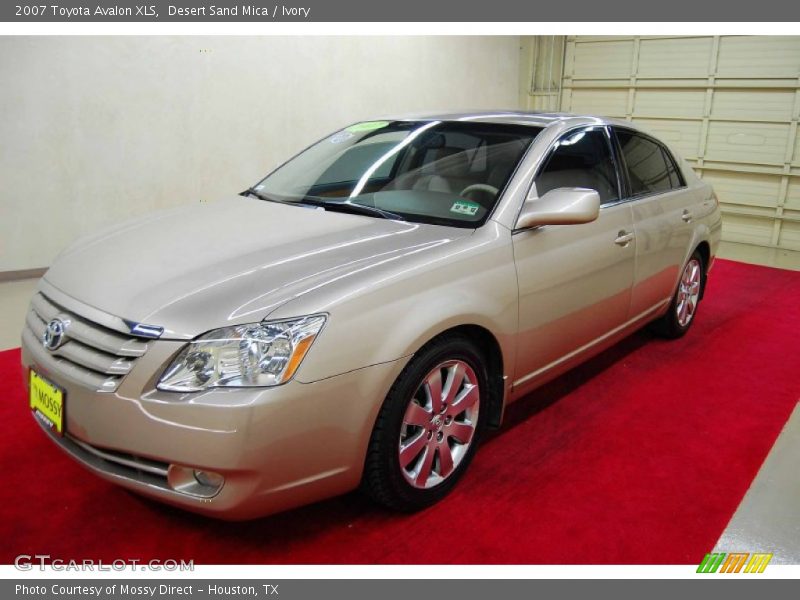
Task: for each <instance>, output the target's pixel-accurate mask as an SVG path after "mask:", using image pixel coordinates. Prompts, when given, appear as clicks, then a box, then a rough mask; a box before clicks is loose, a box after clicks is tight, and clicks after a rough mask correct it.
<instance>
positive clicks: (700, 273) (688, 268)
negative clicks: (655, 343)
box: [653, 250, 706, 339]
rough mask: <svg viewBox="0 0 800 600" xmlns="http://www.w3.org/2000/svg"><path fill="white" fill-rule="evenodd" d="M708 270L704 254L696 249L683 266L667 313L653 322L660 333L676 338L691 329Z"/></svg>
mask: <svg viewBox="0 0 800 600" xmlns="http://www.w3.org/2000/svg"><path fill="white" fill-rule="evenodd" d="M705 284H706V271H705V264H704V261H703V257H702V255H701V254H700V253H699V252H697V251H696V250H695V252H694V253H693V254H692V256H691V257H690V258H689V260H688V261H687V263H686V265H685V266H684V267H683V272H682V273H681V279H680V281H679V282H678V289H677V290H675V296H673V298H672V302H671V303H670V306H669V310H668V311H667V314H665V315H664V316H663V317H661V318H660V319H658V320H657V321H655V322H654V323H653V329H654V330H655V332H656V333H658V334H659V335H661V336H663V337H666V338H670V339H675V338H679V337H681V336H682V335H684V334H685V333H686V332H687V331H689V327H691V325H692V323H693V322H694V318H695V315H696V314H697V305H698V304H699V303H700V298H701V297H702V296H703V288H704V287H705Z"/></svg>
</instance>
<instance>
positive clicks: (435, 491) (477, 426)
mask: <svg viewBox="0 0 800 600" xmlns="http://www.w3.org/2000/svg"><path fill="white" fill-rule="evenodd" d="M487 382H488V374H487V371H486V367H485V364H484V360H483V357H482V355H481V353H480V350H479V349H478V348H477V347H476V346H475V345H474V344H473V343H472V342H471V341H470V340H468V339H466V338H463V337H460V336H452V337H447V338H443V339H441V340H438V341H435V342H433V343H432V344H430V345H429V346H427V347H426V348H424V349H423V350H422V351H420V352H419V353H418V355H417V356H415V357H414V358H413V359H412V360H411V362H410V363H409V364H408V366H407V367H406V368H405V369H404V370H403V372H402V373H401V374H400V376H399V377H398V378H397V381H396V382H395V384H394V385H393V386H392V389H391V390H390V391H389V394H388V395H387V397H386V400H385V401H384V404H383V406H382V407H381V411H380V413H379V415H378V419H377V421H376V424H375V428H374V430H373V433H372V437H371V439H370V444H369V450H368V452H367V458H366V463H365V468H364V480H363V487H364V488H365V489H366V491H367V493H368V494H369V495H370V496H371V497H372V498H373V499H374V500H376V501H377V502H379V503H381V504H383V505H385V506H388V507H390V508H393V509H396V510H402V511H413V510H419V509H421V508H425V507H427V506H430V505H432V504H434V503H436V502H438V501H439V500H441V499H442V498H443V497H444V496H445V495H446V494H447V493H448V492H449V491H450V490H451V489H452V488H453V486H454V485H455V484H456V482H457V481H458V479H459V478H460V477H461V475H462V474H463V472H464V471H465V470H466V468H467V466H468V465H469V462H470V460H471V459H472V456H473V454H474V452H475V448H476V446H477V443H478V440H479V438H480V434H481V432H482V427H483V423H484V421H485V412H486V411H485V409H486V407H485V406H482V400H484V398H485V394H486V393H487V391H488V386H487Z"/></svg>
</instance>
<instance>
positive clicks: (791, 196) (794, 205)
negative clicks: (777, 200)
mask: <svg viewBox="0 0 800 600" xmlns="http://www.w3.org/2000/svg"><path fill="white" fill-rule="evenodd" d="M785 206H786V208H788V209H791V210H800V177H790V178H789V187H788V189H787V190H786V203H785Z"/></svg>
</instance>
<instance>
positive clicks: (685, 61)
mask: <svg viewBox="0 0 800 600" xmlns="http://www.w3.org/2000/svg"><path fill="white" fill-rule="evenodd" d="M550 40H551V38H550V37H549V36H544V37H541V38H523V40H522V43H521V46H522V47H523V55H522V58H523V60H522V64H528V65H529V68H528V70H527V72H525V73H523V75H522V79H521V84H520V87H521V90H524V89H526V88H527V89H530V90H533V89H534V88H533V87H532V86H531V81H532V80H534V79H536V78H534V77H533V76H532V74H533V73H535V72H536V70H537V69H538V71H539V72H540V73H541V72H542V71H544V70H548V71H558V72H560V70H559V69H560V65H558V64H557V61H556V64H555V65H550V64H549V62H548V61H549V58H550V57H549V55H547V53H542V52H540V53H539V54H536V52H535V50H536V48H541V47H545V46H546V45H547V43H548V42H549V41H550ZM525 48H527V49H528V52H527V53H526V51H525V50H524V49H525ZM526 57H533V58H532V59H529V60H528V61H527V63H526V60H525V59H526ZM563 63H564V64H563V72H564V78H563V81H562V82H561V84H562V92H561V103H560V108H561V110H565V111H570V112H576V113H583V112H589V113H595V114H601V115H604V116H611V117H619V118H623V119H628V120H632V121H633V122H635V123H638V124H639V125H641V126H642V127H644V128H646V129H648V130H650V131H652V132H653V133H655V134H656V135H657V136H658V137H659V138H661V139H663V140H664V141H666V142H667V143H669V144H670V145H671V146H672V147H673V148H675V149H676V150H677V151H678V152H679V153H681V154H682V155H683V157H684V158H686V159H687V160H688V161H689V162H690V164H691V165H692V166H693V167H694V168H695V170H696V171H697V172H698V174H699V175H700V176H701V177H702V178H703V179H704V180H706V181H708V182H709V183H711V184H712V185H713V186H714V189H715V190H716V192H717V194H718V196H719V198H720V201H721V202H722V210H723V239H725V240H729V241H733V242H746V243H751V244H758V245H762V246H768V247H776V248H781V249H793V250H800V202H798V200H797V198H798V197H800V196H798V190H800V135H798V120H799V119H800V36H696V37H677V36H653V37H634V36H615V37H607V36H604V37H600V36H596V37H595V36H577V37H575V36H573V37H568V38H567V39H566V47H565V53H564V56H563ZM521 70H523V68H522V66H521ZM521 104H522V105H523V106H527V107H530V108H540V107H541V106H542V97H541V86H539V91H538V92H534V91H531V92H530V94H529V95H528V98H527V99H526V98H523V99H521Z"/></svg>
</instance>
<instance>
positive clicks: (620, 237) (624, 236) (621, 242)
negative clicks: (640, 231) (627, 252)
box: [614, 229, 634, 247]
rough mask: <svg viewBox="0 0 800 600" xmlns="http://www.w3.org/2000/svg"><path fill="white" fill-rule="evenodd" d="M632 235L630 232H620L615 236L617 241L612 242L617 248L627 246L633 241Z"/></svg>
mask: <svg viewBox="0 0 800 600" xmlns="http://www.w3.org/2000/svg"><path fill="white" fill-rule="evenodd" d="M633 237H634V235H633V233H632V232H630V231H625V230H624V229H622V230H620V232H619V233H618V234H617V239H615V240H614V243H615V244H616V245H617V246H623V247H624V246H627V245H628V244H630V243H631V241H632V240H633Z"/></svg>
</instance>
